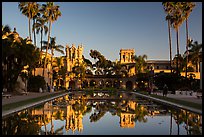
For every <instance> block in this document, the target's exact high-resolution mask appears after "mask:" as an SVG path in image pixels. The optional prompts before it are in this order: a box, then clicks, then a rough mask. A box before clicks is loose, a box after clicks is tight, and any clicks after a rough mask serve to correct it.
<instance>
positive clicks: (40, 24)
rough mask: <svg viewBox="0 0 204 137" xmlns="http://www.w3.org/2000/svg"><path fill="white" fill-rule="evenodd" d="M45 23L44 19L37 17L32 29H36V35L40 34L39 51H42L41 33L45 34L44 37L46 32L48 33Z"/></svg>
mask: <svg viewBox="0 0 204 137" xmlns="http://www.w3.org/2000/svg"><path fill="white" fill-rule="evenodd" d="M46 22H47V20H46V18H43V17H37V20H36V23H35V24H34V28H36V33H37V34H39V33H40V34H41V41H40V43H41V46H40V51H42V41H43V40H42V38H43V31H44V32H45V35H47V32H48V27H47V26H46V25H45V23H46Z"/></svg>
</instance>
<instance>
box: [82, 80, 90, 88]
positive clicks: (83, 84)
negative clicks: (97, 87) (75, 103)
mask: <svg viewBox="0 0 204 137" xmlns="http://www.w3.org/2000/svg"><path fill="white" fill-rule="evenodd" d="M88 86H89V85H88V81H87V80H84V81H83V82H82V84H81V87H82V88H88Z"/></svg>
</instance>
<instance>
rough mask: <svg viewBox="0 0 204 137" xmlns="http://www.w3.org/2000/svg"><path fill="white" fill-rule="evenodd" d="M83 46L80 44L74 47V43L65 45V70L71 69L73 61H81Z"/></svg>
mask: <svg viewBox="0 0 204 137" xmlns="http://www.w3.org/2000/svg"><path fill="white" fill-rule="evenodd" d="M82 55H83V46H82V44H81V45H79V46H78V48H76V46H75V44H72V46H71V47H69V45H66V60H67V63H66V65H67V71H72V68H73V67H74V65H75V63H76V62H77V61H79V63H81V62H82V61H83V58H82Z"/></svg>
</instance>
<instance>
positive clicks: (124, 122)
mask: <svg viewBox="0 0 204 137" xmlns="http://www.w3.org/2000/svg"><path fill="white" fill-rule="evenodd" d="M134 119H135V114H131V113H121V115H120V127H122V128H134V127H135V121H134Z"/></svg>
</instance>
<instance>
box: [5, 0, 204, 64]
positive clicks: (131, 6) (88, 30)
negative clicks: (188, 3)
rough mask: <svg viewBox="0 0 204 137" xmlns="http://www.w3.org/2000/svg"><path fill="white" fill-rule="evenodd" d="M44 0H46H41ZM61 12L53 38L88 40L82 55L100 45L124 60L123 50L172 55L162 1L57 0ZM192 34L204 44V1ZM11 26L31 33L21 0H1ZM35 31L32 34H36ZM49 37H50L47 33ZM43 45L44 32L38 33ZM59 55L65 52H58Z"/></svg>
mask: <svg viewBox="0 0 204 137" xmlns="http://www.w3.org/2000/svg"><path fill="white" fill-rule="evenodd" d="M40 4H42V3H40ZM55 4H56V5H59V6H60V8H59V9H60V11H61V13H62V16H61V17H59V18H58V20H57V21H56V22H54V23H53V25H52V30H51V37H56V44H59V45H63V46H66V45H67V44H68V45H69V46H70V47H71V45H72V44H75V45H76V47H77V46H78V45H80V44H82V45H83V47H84V51H83V55H84V57H85V58H88V59H90V60H91V61H93V59H92V58H91V57H90V55H89V53H90V50H91V49H93V50H97V51H99V52H100V53H101V54H102V55H104V56H105V57H106V59H108V60H111V61H115V60H116V59H117V60H119V52H120V49H134V50H135V55H144V54H146V55H147V57H148V58H147V59H148V60H169V43H168V25H167V22H166V20H165V16H166V14H165V12H164V9H163V6H162V3H161V2H55ZM188 23H189V25H188V26H189V36H190V38H191V39H193V40H194V41H198V43H202V2H196V7H195V8H194V9H193V11H192V12H191V14H190V17H189V19H188ZM7 24H8V25H9V26H10V27H11V29H12V30H13V28H14V27H16V30H17V32H18V33H19V35H20V36H21V37H23V38H26V37H28V36H29V34H28V19H27V17H26V16H24V15H23V14H21V12H20V10H19V9H18V3H17V2H2V25H7ZM171 32H172V54H173V57H174V56H175V54H176V33H175V30H174V29H172V31H171ZM32 36H33V35H32ZM179 39H180V53H181V54H183V53H184V52H185V49H186V48H185V45H186V30H185V22H184V23H183V24H182V26H181V27H180V35H179ZM44 40H46V41H47V37H45V38H44ZM37 41H38V43H37V46H38V47H40V42H39V41H40V35H38V36H37ZM55 56H63V55H62V54H61V53H57V52H55Z"/></svg>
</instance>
